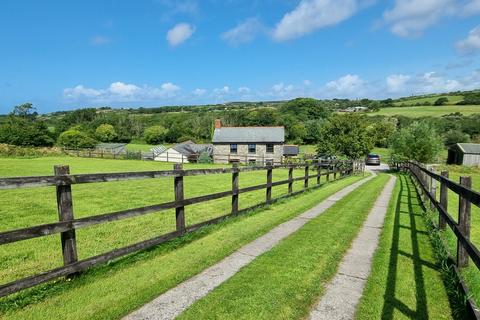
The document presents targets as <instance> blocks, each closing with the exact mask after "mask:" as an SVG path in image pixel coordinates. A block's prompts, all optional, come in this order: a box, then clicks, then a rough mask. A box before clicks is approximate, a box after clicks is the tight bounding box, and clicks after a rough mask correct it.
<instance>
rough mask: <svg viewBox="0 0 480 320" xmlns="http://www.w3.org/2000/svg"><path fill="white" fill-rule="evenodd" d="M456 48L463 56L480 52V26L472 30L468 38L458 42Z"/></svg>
mask: <svg viewBox="0 0 480 320" xmlns="http://www.w3.org/2000/svg"><path fill="white" fill-rule="evenodd" d="M455 47H456V48H457V50H458V52H459V53H461V54H473V53H478V52H480V25H479V26H477V27H476V28H473V29H472V30H470V32H469V33H468V36H467V38H466V39H463V40H460V41H458V42H457V43H456V44H455Z"/></svg>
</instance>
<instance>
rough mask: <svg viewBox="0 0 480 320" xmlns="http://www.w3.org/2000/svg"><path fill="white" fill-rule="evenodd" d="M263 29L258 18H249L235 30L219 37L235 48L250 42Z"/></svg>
mask: <svg viewBox="0 0 480 320" xmlns="http://www.w3.org/2000/svg"><path fill="white" fill-rule="evenodd" d="M264 29H265V28H264V27H263V25H262V23H261V22H260V20H259V19H258V18H249V19H247V20H245V21H244V22H242V23H240V24H238V25H237V26H236V27H235V28H233V29H230V30H228V31H226V32H224V33H222V35H221V37H222V39H223V40H225V41H227V42H228V43H229V44H231V45H234V46H237V45H240V44H242V43H247V42H250V41H252V40H253V39H255V37H256V36H257V35H258V34H259V33H261V32H263V31H264Z"/></svg>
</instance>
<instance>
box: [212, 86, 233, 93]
mask: <svg viewBox="0 0 480 320" xmlns="http://www.w3.org/2000/svg"><path fill="white" fill-rule="evenodd" d="M229 92H230V87H228V86H224V87H223V88H215V89H213V93H215V94H225V93H229Z"/></svg>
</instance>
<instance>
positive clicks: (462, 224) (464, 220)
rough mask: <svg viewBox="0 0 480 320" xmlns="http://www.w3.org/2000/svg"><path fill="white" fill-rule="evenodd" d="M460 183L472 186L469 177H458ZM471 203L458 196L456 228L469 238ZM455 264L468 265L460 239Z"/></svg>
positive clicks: (466, 186) (466, 255)
mask: <svg viewBox="0 0 480 320" xmlns="http://www.w3.org/2000/svg"><path fill="white" fill-rule="evenodd" d="M460 184H461V185H462V186H464V187H465V188H471V187H472V178H471V177H460ZM470 213H471V203H470V201H468V199H466V198H464V197H462V196H461V195H460V196H459V203H458V228H459V229H460V232H461V233H462V234H463V235H464V236H465V238H467V239H469V238H470V222H471V221H470V220H471V215H470ZM457 266H458V267H459V268H462V267H466V266H468V253H467V250H465V248H464V247H463V245H462V243H461V242H460V240H458V241H457Z"/></svg>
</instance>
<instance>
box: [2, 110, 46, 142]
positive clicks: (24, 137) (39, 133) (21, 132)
mask: <svg viewBox="0 0 480 320" xmlns="http://www.w3.org/2000/svg"><path fill="white" fill-rule="evenodd" d="M0 143H6V144H10V145H16V146H24V147H45V146H52V145H53V143H54V140H53V138H52V137H51V136H50V132H49V131H48V128H47V126H46V125H45V124H44V123H43V122H40V121H33V120H31V119H27V118H21V117H14V116H9V118H8V120H7V122H6V123H5V124H2V125H1V126H0Z"/></svg>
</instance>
